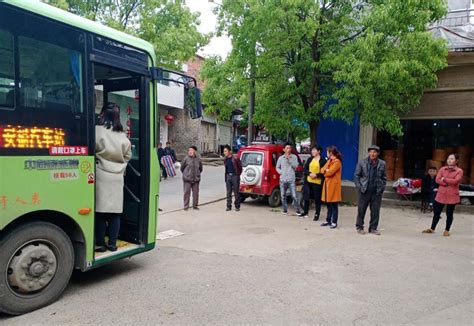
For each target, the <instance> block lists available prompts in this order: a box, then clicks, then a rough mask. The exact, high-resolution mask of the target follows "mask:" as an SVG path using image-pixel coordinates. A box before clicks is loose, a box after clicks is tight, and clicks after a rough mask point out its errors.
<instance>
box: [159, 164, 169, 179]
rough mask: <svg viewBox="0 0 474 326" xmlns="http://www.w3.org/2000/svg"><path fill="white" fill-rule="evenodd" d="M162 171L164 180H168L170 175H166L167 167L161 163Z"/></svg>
mask: <svg viewBox="0 0 474 326" xmlns="http://www.w3.org/2000/svg"><path fill="white" fill-rule="evenodd" d="M160 169H161V174H162V175H163V178H165V179H166V178H168V174H167V173H166V169H165V166H164V165H163V164H161V162H160Z"/></svg>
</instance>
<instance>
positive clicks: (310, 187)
mask: <svg viewBox="0 0 474 326" xmlns="http://www.w3.org/2000/svg"><path fill="white" fill-rule="evenodd" d="M322 192H323V186H322V185H318V184H316V183H311V182H307V183H306V184H305V188H304V194H303V195H304V208H303V209H304V213H305V215H306V214H308V213H309V201H310V200H311V199H312V200H314V205H315V206H316V212H315V213H314V216H318V217H319V215H320V214H321V195H322Z"/></svg>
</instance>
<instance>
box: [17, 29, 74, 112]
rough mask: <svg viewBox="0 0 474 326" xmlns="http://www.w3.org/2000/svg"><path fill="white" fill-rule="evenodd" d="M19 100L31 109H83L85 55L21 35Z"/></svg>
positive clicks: (67, 110)
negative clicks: (83, 64)
mask: <svg viewBox="0 0 474 326" xmlns="http://www.w3.org/2000/svg"><path fill="white" fill-rule="evenodd" d="M18 47H19V52H20V64H19V65H20V82H21V88H20V103H21V105H22V106H24V107H27V108H32V109H48V110H60V111H64V112H74V113H81V112H82V111H83V105H82V94H81V93H82V67H81V64H82V58H81V54H80V53H79V52H77V51H74V50H70V49H67V48H64V47H61V46H58V45H55V44H51V43H47V42H43V41H40V40H36V39H31V38H28V37H24V36H20V37H19V38H18Z"/></svg>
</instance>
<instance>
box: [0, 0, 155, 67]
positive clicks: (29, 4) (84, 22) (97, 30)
mask: <svg viewBox="0 0 474 326" xmlns="http://www.w3.org/2000/svg"><path fill="white" fill-rule="evenodd" d="M0 2H3V3H7V4H9V5H12V6H15V7H18V8H21V9H24V10H26V11H29V12H32V13H35V14H37V15H41V16H44V17H47V18H50V19H53V20H56V21H59V22H61V23H64V24H66V25H71V26H74V27H77V28H79V29H82V30H85V31H88V32H91V33H94V34H98V35H102V36H105V37H107V38H110V39H113V40H116V41H119V42H122V43H125V44H127V45H130V46H133V47H135V48H137V49H141V50H143V51H145V52H147V53H148V55H150V57H151V58H152V59H153V63H154V62H156V57H155V50H154V47H153V45H152V44H151V43H148V42H147V41H145V40H142V39H140V38H138V37H134V36H131V35H128V34H126V33H123V32H120V31H118V30H116V29H113V28H110V27H107V26H104V25H102V24H100V23H97V22H94V21H92V20H89V19H86V18H83V17H80V16H77V15H74V14H72V13H70V12H67V11H64V10H62V9H59V8H56V7H53V6H51V5H48V4H46V3H43V2H40V1H38V0H0ZM153 63H152V64H153Z"/></svg>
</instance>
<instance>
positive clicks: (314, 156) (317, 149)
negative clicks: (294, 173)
mask: <svg viewBox="0 0 474 326" xmlns="http://www.w3.org/2000/svg"><path fill="white" fill-rule="evenodd" d="M322 150H323V149H322V147H321V146H313V147H312V148H311V157H310V158H309V159H308V160H307V161H306V163H305V166H304V175H303V176H304V185H303V199H304V207H303V213H302V214H300V216H301V217H307V216H308V213H309V204H310V200H314V205H315V206H316V207H315V208H316V211H315V213H314V218H313V221H318V220H319V215H320V214H321V203H322V202H321V196H322V192H323V183H324V174H323V173H321V168H322V167H323V166H324V165H325V164H326V159H325V158H324V157H322V156H321V151H322Z"/></svg>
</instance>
